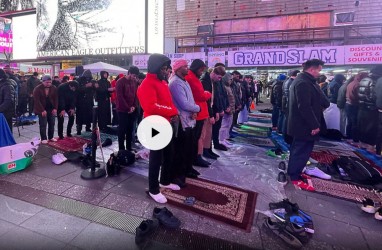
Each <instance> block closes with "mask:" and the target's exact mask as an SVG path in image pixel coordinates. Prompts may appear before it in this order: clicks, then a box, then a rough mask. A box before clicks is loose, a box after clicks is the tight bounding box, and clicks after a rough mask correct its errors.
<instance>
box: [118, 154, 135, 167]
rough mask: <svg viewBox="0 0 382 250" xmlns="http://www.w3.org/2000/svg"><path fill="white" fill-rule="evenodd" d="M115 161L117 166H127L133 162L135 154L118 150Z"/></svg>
mask: <svg viewBox="0 0 382 250" xmlns="http://www.w3.org/2000/svg"><path fill="white" fill-rule="evenodd" d="M117 161H118V164H119V165H122V166H129V165H131V164H133V163H134V162H135V154H134V153H132V152H130V151H127V150H119V151H118V154H117Z"/></svg>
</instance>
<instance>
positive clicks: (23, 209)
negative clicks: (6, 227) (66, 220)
mask: <svg viewBox="0 0 382 250" xmlns="http://www.w3.org/2000/svg"><path fill="white" fill-rule="evenodd" d="M42 209H43V208H42V207H40V206H36V205H33V204H30V203H27V202H24V201H20V200H17V199H14V198H11V197H8V196H5V195H0V211H1V213H0V219H2V220H5V221H8V222H11V223H13V224H17V225H18V224H20V223H22V222H24V221H25V220H27V219H28V218H30V217H32V216H33V215H35V214H36V213H38V212H40V211H41V210H42ZM0 249H1V248H0Z"/></svg>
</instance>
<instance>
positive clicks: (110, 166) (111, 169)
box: [106, 153, 121, 176]
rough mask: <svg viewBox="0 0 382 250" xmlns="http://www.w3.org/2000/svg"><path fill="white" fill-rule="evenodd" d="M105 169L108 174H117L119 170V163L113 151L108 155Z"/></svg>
mask: <svg viewBox="0 0 382 250" xmlns="http://www.w3.org/2000/svg"><path fill="white" fill-rule="evenodd" d="M106 170H107V174H108V176H114V175H119V173H120V172H121V165H119V162H118V160H117V157H116V156H115V155H114V153H113V154H111V155H110V158H109V160H108V161H107V163H106Z"/></svg>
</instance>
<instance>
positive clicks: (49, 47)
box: [37, 0, 164, 58]
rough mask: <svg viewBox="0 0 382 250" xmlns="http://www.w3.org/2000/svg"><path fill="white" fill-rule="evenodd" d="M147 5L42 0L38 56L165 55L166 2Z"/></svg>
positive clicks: (132, 1)
mask: <svg viewBox="0 0 382 250" xmlns="http://www.w3.org/2000/svg"><path fill="white" fill-rule="evenodd" d="M147 4H148V5H147V6H146V1H142V0H140V1H135V0H103V1H73V0H72V1H70V0H69V1H68V0H57V1H49V0H41V1H39V2H38V4H37V13H39V15H38V17H37V30H38V31H37V57H40V58H44V57H72V56H84V55H122V54H143V53H145V52H146V51H147V49H148V52H150V53H154V52H156V53H163V25H164V22H163V5H164V2H163V0H150V1H147ZM146 8H147V15H148V17H147V20H148V24H147V27H146ZM146 28H147V29H148V38H147V37H146ZM146 39H148V40H147V43H146ZM146 44H147V48H146Z"/></svg>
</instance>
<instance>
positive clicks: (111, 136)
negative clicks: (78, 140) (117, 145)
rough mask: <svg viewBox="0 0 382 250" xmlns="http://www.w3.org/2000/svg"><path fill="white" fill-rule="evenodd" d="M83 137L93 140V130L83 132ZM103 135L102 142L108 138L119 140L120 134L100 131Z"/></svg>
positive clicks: (101, 135)
mask: <svg viewBox="0 0 382 250" xmlns="http://www.w3.org/2000/svg"><path fill="white" fill-rule="evenodd" d="M80 136H81V137H83V138H86V139H89V140H91V139H92V132H82V133H81V135H80ZM100 137H101V143H103V142H104V141H105V140H106V139H107V138H110V139H111V140H112V141H118V136H116V135H111V134H105V133H102V132H101V133H100Z"/></svg>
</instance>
